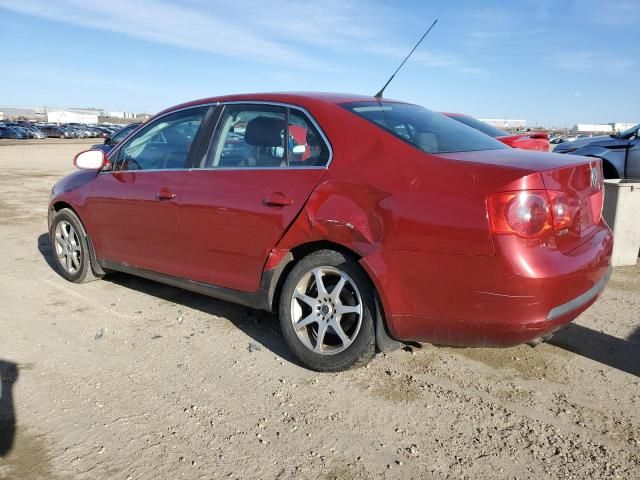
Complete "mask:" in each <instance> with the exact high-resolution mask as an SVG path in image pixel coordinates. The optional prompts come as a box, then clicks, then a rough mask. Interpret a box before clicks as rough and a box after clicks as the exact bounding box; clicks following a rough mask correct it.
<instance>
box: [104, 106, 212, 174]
mask: <svg viewBox="0 0 640 480" xmlns="http://www.w3.org/2000/svg"><path fill="white" fill-rule="evenodd" d="M208 109H209V107H197V108H190V109H187V110H182V111H179V112H175V113H171V114H169V115H165V116H164V117H161V118H159V119H158V120H156V121H154V122H152V123H151V124H149V125H147V126H146V127H145V128H143V129H142V130H140V131H139V132H138V133H136V134H135V135H134V136H133V137H132V138H130V139H129V140H127V142H126V143H124V144H123V145H122V147H120V149H119V150H118V153H117V158H115V159H112V160H114V170H167V169H181V168H188V167H189V166H188V165H187V164H186V163H187V157H188V155H189V149H190V147H191V143H192V142H193V140H194V138H195V136H196V134H197V133H198V130H199V128H200V124H201V123H202V120H203V119H204V116H205V114H206V112H207V110H208Z"/></svg>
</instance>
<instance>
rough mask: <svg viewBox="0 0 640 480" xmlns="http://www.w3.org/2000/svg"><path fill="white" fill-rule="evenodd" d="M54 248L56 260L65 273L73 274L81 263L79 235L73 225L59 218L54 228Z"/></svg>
mask: <svg viewBox="0 0 640 480" xmlns="http://www.w3.org/2000/svg"><path fill="white" fill-rule="evenodd" d="M55 249H56V257H57V258H58V262H59V263H60V265H61V266H62V268H64V269H65V270H66V272H67V273H70V274H75V273H77V272H78V270H80V266H81V265H82V248H81V246H80V237H78V233H77V232H76V230H75V228H73V225H71V224H70V223H69V222H67V221H66V220H60V221H59V222H58V224H57V225H56V230H55Z"/></svg>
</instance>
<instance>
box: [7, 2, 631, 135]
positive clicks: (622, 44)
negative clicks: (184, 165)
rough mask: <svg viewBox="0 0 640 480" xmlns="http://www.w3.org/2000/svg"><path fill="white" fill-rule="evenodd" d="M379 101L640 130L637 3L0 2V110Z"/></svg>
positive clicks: (541, 122) (549, 122) (548, 123)
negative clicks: (220, 99) (253, 99)
mask: <svg viewBox="0 0 640 480" xmlns="http://www.w3.org/2000/svg"><path fill="white" fill-rule="evenodd" d="M436 18H438V19H439V21H438V24H437V25H436V27H435V28H434V29H433V30H432V32H431V33H430V35H429V36H428V37H427V39H426V40H425V41H424V42H423V44H422V45H421V46H420V47H419V48H418V49H417V50H416V52H415V54H414V55H413V57H412V58H411V59H410V60H409V61H408V62H407V64H406V65H405V67H404V68H403V69H402V70H401V71H400V73H399V74H398V75H397V77H396V78H395V79H394V81H393V82H392V83H391V84H390V86H389V87H388V88H387V90H386V92H385V96H386V97H388V98H394V99H398V100H404V101H409V102H413V103H417V104H420V105H423V106H425V107H427V108H430V109H432V110H437V111H449V112H460V113H467V114H470V115H473V116H476V117H479V118H516V119H526V120H527V124H528V125H529V126H536V125H544V126H556V127H564V126H567V127H571V126H572V125H573V124H575V123H604V122H613V121H617V122H637V121H640V94H639V92H640V27H639V25H640V0H505V1H492V0H484V1H458V0H404V1H401V2H398V1H374V0H321V1H317V0H316V1H304V0H298V1H291V0H242V1H237V2H236V1H228V0H225V1H216V0H182V1H179V0H174V1H160V0H136V1H132V0H107V1H100V0H56V1H49V0H0V45H2V46H3V48H2V50H1V51H2V54H1V55H0V105H2V106H14V107H19V106H23V107H33V106H44V105H46V106H67V107H98V108H104V109H106V110H111V111H135V112H148V113H153V112H156V111H159V110H161V109H164V108H166V107H168V106H171V105H175V104H177V103H182V102H184V101H188V100H193V99H197V98H204V97H211V96H216V95H223V94H230V93H247V92H264V91H329V92H345V93H357V94H365V95H366V94H370V95H373V94H375V93H376V92H377V91H378V90H379V89H380V87H381V86H382V85H383V84H384V83H385V81H386V80H387V78H388V77H389V76H390V75H391V73H392V72H393V71H394V70H395V68H396V67H397V65H398V64H399V63H400V62H401V61H402V59H403V58H404V56H405V55H406V54H407V53H408V52H409V51H410V50H411V48H412V47H413V45H414V44H415V42H416V41H417V40H418V39H419V38H420V36H421V35H422V34H423V33H424V31H425V30H426V29H427V27H428V26H429V25H430V24H431V23H432V22H433V20H434V19H436Z"/></svg>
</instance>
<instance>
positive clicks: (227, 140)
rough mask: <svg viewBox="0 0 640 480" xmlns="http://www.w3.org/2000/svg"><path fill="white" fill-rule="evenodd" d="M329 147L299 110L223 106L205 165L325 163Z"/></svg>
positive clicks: (209, 166) (266, 166) (315, 164)
mask: <svg viewBox="0 0 640 480" xmlns="http://www.w3.org/2000/svg"><path fill="white" fill-rule="evenodd" d="M328 160H329V149H328V147H327V145H326V143H325V142H324V140H323V139H322V137H321V135H320V134H319V132H318V130H317V129H316V128H315V126H314V125H313V124H312V122H311V121H310V120H309V119H308V118H307V117H306V115H304V114H303V113H302V112H301V111H298V110H296V109H292V108H288V107H280V106H272V105H226V106H225V107H224V109H223V111H222V115H221V117H220V120H219V121H218V127H217V129H216V133H215V135H214V139H213V142H212V144H211V147H210V149H209V152H208V154H207V156H206V158H205V159H204V162H203V164H202V165H201V166H202V167H204V168H287V167H293V168H296V167H317V166H324V165H326V164H327V162H328Z"/></svg>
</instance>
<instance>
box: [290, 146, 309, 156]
mask: <svg viewBox="0 0 640 480" xmlns="http://www.w3.org/2000/svg"><path fill="white" fill-rule="evenodd" d="M306 151H307V146H306V145H296V146H295V147H293V148H292V149H291V153H295V154H296V155H302V154H303V153H304V152H306Z"/></svg>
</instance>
